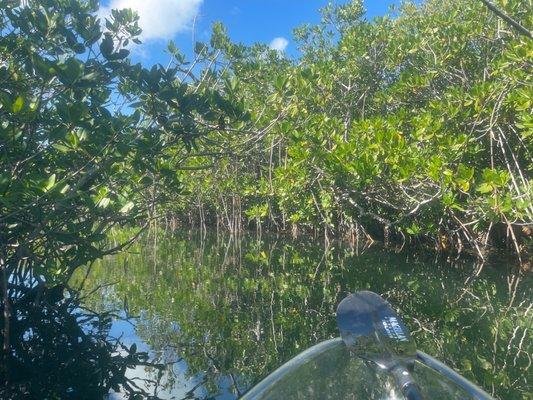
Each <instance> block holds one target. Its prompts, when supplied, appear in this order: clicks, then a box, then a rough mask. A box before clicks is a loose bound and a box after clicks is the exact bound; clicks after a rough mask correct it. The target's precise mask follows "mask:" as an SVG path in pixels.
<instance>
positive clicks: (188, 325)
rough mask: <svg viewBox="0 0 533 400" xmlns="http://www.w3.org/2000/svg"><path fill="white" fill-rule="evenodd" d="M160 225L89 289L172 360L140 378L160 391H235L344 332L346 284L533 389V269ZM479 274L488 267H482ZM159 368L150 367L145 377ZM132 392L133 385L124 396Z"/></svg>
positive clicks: (445, 351) (439, 342)
mask: <svg viewBox="0 0 533 400" xmlns="http://www.w3.org/2000/svg"><path fill="white" fill-rule="evenodd" d="M154 240H155V238H154V237H153V236H147V237H146V238H145V240H144V242H143V243H141V244H139V245H138V246H136V247H135V248H133V249H132V251H131V252H130V253H129V254H122V255H119V256H115V257H112V258H108V259H106V260H105V261H103V262H101V263H99V264H97V265H95V266H94V267H93V270H92V271H91V274H89V278H88V282H87V285H86V289H87V290H90V288H95V287H98V286H100V285H105V284H108V283H110V282H116V284H115V285H113V286H105V287H104V288H102V289H100V290H97V291H96V292H95V293H94V295H92V296H91V297H90V298H88V299H87V300H86V303H85V304H86V305H88V306H89V307H90V308H91V309H95V310H98V311H110V310H115V311H120V312H122V313H123V316H124V317H125V319H126V320H128V321H130V322H132V323H133V324H134V325H135V329H133V328H132V327H131V326H129V325H127V324H125V323H124V322H117V321H115V322H114V323H113V324H112V327H111V332H112V333H113V334H114V335H115V336H118V335H119V334H120V333H121V332H122V333H123V336H122V339H123V340H126V342H127V343H128V344H129V343H132V344H133V343H136V344H137V346H138V347H139V348H140V349H142V350H143V351H146V352H147V353H148V355H149V356H150V359H151V360H153V361H154V362H157V363H158V364H162V365H165V366H166V367H165V369H164V370H151V369H150V368H142V369H139V368H137V369H135V370H133V369H130V370H128V372H127V377H128V378H130V379H134V378H143V379H145V382H151V383H150V384H147V385H148V386H143V390H149V391H150V394H151V395H152V396H158V397H160V398H177V399H180V398H198V399H211V398H217V399H233V398H237V397H238V396H239V395H240V394H242V393H243V391H245V390H246V389H247V388H248V387H250V385H252V384H253V383H255V382H257V381H258V380H260V379H261V378H262V377H264V376H265V375H267V374H268V373H269V372H271V371H272V370H273V369H275V368H276V367H277V366H279V365H280V364H281V363H283V362H284V361H286V360H288V359H290V358H291V357H292V356H294V355H296V354H297V353H299V352H300V351H302V350H303V349H305V348H307V347H309V346H311V345H313V344H315V343H317V342H319V341H321V340H324V339H327V338H330V337H333V336H336V335H337V332H336V326H335V319H334V310H335V307H336V305H337V304H338V302H339V301H340V299H341V298H343V297H344V296H345V295H346V293H347V292H349V291H354V290H362V289H369V290H373V291H375V292H378V293H381V294H383V296H384V297H386V298H387V299H388V300H389V301H390V302H391V303H392V304H394V305H395V306H396V307H397V308H398V309H399V311H400V313H401V315H403V316H404V317H405V320H406V322H407V324H408V326H409V327H410V329H411V330H412V332H413V336H414V337H415V339H416V340H417V343H418V347H419V348H420V349H421V350H423V351H425V352H427V353H429V354H432V355H434V356H436V357H437V358H439V359H441V360H442V361H443V362H445V363H447V364H448V365H450V366H451V367H453V368H455V369H457V370H459V371H460V372H461V373H462V374H464V375H465V376H466V377H467V378H468V379H471V380H472V381H474V382H475V383H477V384H479V385H480V386H482V387H483V388H484V389H485V390H487V391H489V392H492V393H493V394H495V395H496V396H499V397H501V398H505V399H522V398H526V397H527V393H528V382H527V376H528V372H529V367H530V364H531V359H530V356H529V354H531V342H530V341H529V337H528V334H527V329H528V327H529V326H530V324H531V314H530V310H531V303H530V301H529V299H531V280H530V277H524V276H522V275H521V273H520V272H512V271H509V270H508V269H507V268H506V267H505V265H501V264H500V265H498V266H494V267H491V266H488V265H486V266H484V268H483V270H480V271H477V270H476V268H475V266H474V265H473V264H472V262H470V261H467V260H463V261H461V262H455V263H453V264H450V263H449V262H444V261H440V260H432V259H424V258H423V257H421V256H420V255H418V256H415V255H413V254H409V253H406V252H403V253H395V252H393V251H385V250H383V249H380V248H378V247H373V248H370V249H366V250H365V251H363V252H360V253H359V254H356V253H355V251H354V250H352V249H349V248H344V247H342V246H341V247H334V246H332V247H330V248H329V249H328V251H324V249H323V248H322V247H321V246H320V245H319V244H317V243H315V242H313V241H311V240H309V241H305V240H304V241H288V240H282V239H279V238H278V239H276V238H268V237H265V236H263V238H262V240H261V241H258V240H256V239H255V238H253V237H244V238H240V239H239V240H236V239H235V238H229V237H221V236H216V235H208V236H207V237H205V238H204V240H200V239H199V238H198V237H196V236H194V235H191V236H189V235H187V234H181V235H178V236H175V237H157V245H155V246H154ZM476 274H477V276H476ZM146 379H148V380H146ZM114 396H115V397H114V398H121V397H120V396H122V398H124V396H125V395H118V394H117V395H114Z"/></svg>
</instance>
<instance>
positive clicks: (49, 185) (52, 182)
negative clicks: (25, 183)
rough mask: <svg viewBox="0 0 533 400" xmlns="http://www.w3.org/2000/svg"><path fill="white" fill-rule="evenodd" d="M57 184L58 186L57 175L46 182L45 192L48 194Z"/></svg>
mask: <svg viewBox="0 0 533 400" xmlns="http://www.w3.org/2000/svg"><path fill="white" fill-rule="evenodd" d="M55 184H56V174H52V175H50V176H49V177H48V179H47V180H46V181H45V182H44V185H43V190H44V191H45V192H48V191H49V190H50V189H52V188H53V187H54V185H55Z"/></svg>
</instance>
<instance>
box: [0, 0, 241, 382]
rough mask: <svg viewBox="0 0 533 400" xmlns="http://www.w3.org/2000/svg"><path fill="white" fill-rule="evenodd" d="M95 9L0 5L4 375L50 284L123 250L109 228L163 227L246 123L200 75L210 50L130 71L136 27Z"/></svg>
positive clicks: (13, 1)
mask: <svg viewBox="0 0 533 400" xmlns="http://www.w3.org/2000/svg"><path fill="white" fill-rule="evenodd" d="M97 10H98V1H96V0H76V1H75V0H39V1H36V0H35V1H23V2H21V1H17V0H1V1H0V33H1V36H0V273H1V274H2V275H1V277H0V278H1V279H0V280H1V282H2V284H1V287H2V296H1V297H2V302H1V305H2V307H1V310H2V330H1V337H2V345H3V352H2V354H3V358H2V362H1V363H0V365H1V366H2V372H5V370H6V369H9V365H10V360H9V359H10V345H11V344H12V342H13V341H17V340H19V339H20V338H19V337H18V336H17V333H16V332H14V331H13V330H10V326H11V325H12V324H11V322H16V320H17V319H18V318H24V316H23V315H21V314H20V310H19V306H22V304H26V303H28V302H31V303H32V304H34V306H35V307H39V306H40V305H41V304H46V303H47V301H46V299H45V297H46V296H45V284H46V285H48V286H49V287H52V286H55V285H57V287H58V288H62V286H61V285H62V284H64V283H65V282H66V281H67V280H68V278H69V277H70V275H71V274H72V273H73V271H75V270H76V268H78V267H79V266H81V265H85V264H87V263H90V262H92V261H94V260H95V259H98V258H100V257H102V256H103V255H105V254H110V253H113V252H116V251H118V250H120V249H121V248H123V247H124V246H125V245H127V244H128V243H129V242H130V239H131V238H128V239H127V240H124V241H123V242H121V243H111V244H110V243H109V242H107V241H106V238H107V233H108V231H109V229H111V228H112V227H114V226H117V225H118V226H123V225H125V224H136V225H139V226H140V225H142V224H145V223H146V221H147V220H148V221H149V220H150V219H147V218H148V217H156V216H155V215H154V209H155V205H156V204H160V203H161V202H163V201H164V200H165V196H166V197H167V198H168V197H170V196H175V195H176V194H177V193H179V192H180V190H181V188H180V186H179V181H178V179H177V178H178V177H177V172H176V171H177V169H179V168H180V165H182V163H183V160H184V159H185V158H187V157H190V156H191V151H192V149H193V147H194V146H195V145H196V143H200V142H201V140H202V137H204V136H205V133H206V131H207V130H209V129H210V128H209V127H208V125H209V124H211V123H216V122H217V121H218V120H219V119H220V118H221V117H222V116H224V115H225V114H226V113H231V116H233V117H235V116H238V115H240V114H239V113H240V112H239V110H238V108H237V107H234V106H233V105H232V104H233V103H232V102H229V101H228V100H226V99H224V98H223V97H222V96H221V95H220V94H219V93H218V92H216V87H217V73H216V71H215V68H210V69H209V68H207V67H206V68H205V69H202V65H205V66H208V65H212V64H213V63H214V61H215V59H216V55H217V53H216V52H214V51H213V50H212V49H210V48H208V47H207V46H199V47H198V48H197V57H196V59H195V61H194V63H192V64H190V63H187V62H186V61H185V60H184V58H183V56H182V55H181V54H180V53H179V52H178V51H177V49H175V48H172V47H171V49H170V50H171V54H170V56H171V62H170V63H169V65H168V66H166V67H163V66H161V65H154V66H153V67H151V68H148V69H147V68H145V67H143V66H141V65H140V64H132V63H131V62H130V59H129V53H130V50H129V49H130V48H131V47H132V46H134V45H135V44H136V43H139V41H138V39H137V36H138V35H139V33H140V29H139V27H138V17H137V16H136V14H134V13H133V12H132V11H131V10H121V11H116V10H115V11H113V13H112V15H111V16H110V17H109V19H106V21H105V24H103V23H102V22H103V21H99V20H98V19H97V17H96V12H97ZM104 25H105V26H104ZM198 71H200V72H201V73H200V74H199V72H198ZM202 71H203V72H202ZM159 186H165V187H166V188H167V190H166V191H165V193H161V192H160V191H158V189H157V188H158V187H159ZM133 236H135V235H133ZM62 297H63V296H62V294H61V293H59V295H58V296H55V301H60V300H61V298H62ZM30 298H31V300H29V299H30ZM48 305H50V304H48ZM3 377H4V375H2V378H3Z"/></svg>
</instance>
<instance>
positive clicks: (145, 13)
mask: <svg viewBox="0 0 533 400" xmlns="http://www.w3.org/2000/svg"><path fill="white" fill-rule="evenodd" d="M202 3H203V0H111V1H110V3H109V6H108V7H103V8H101V9H100V12H99V14H100V17H101V18H102V17H105V16H108V15H110V13H111V12H110V10H112V9H115V8H116V9H122V8H131V9H132V10H135V11H137V13H138V14H139V26H140V27H141V29H142V30H143V32H142V34H141V39H142V40H143V41H147V40H154V39H165V40H168V39H172V38H173V37H174V36H175V35H176V34H177V33H179V32H183V31H186V30H187V29H189V28H190V27H191V25H192V22H193V20H194V18H195V16H196V15H198V12H199V11H200V6H201V5H202ZM102 20H103V18H102Z"/></svg>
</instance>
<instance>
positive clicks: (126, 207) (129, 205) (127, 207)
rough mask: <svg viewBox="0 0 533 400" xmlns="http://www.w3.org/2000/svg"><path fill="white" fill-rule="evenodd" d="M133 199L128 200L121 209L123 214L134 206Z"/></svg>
mask: <svg viewBox="0 0 533 400" xmlns="http://www.w3.org/2000/svg"><path fill="white" fill-rule="evenodd" d="M134 205H135V204H134V203H133V201H128V202H127V203H126V204H124V206H123V207H122V208H121V209H120V210H119V212H120V213H121V214H127V213H128V212H130V211H131V209H132V208H133V207H134Z"/></svg>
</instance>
